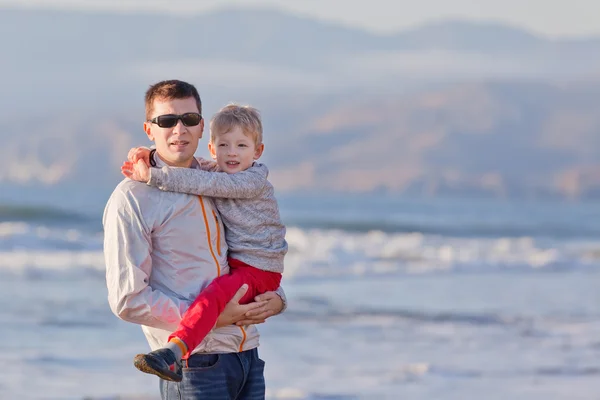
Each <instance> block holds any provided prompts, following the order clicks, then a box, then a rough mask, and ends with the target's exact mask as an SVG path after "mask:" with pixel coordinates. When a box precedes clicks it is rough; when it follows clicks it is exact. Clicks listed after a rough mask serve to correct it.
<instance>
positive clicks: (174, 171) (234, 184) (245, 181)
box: [148, 164, 268, 199]
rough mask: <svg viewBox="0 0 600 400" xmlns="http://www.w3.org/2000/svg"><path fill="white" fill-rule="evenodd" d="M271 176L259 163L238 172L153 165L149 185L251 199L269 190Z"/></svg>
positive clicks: (213, 195) (191, 192)
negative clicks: (269, 177) (157, 166)
mask: <svg viewBox="0 0 600 400" xmlns="http://www.w3.org/2000/svg"><path fill="white" fill-rule="evenodd" d="M267 175H268V170H267V168H266V166H264V165H262V164H255V165H253V166H252V167H250V168H248V169H247V170H245V171H240V172H237V173H235V174H228V173H225V172H209V171H204V170H202V169H192V168H176V167H162V168H160V169H159V168H150V179H149V180H148V185H151V186H155V187H157V188H159V189H160V190H164V191H168V192H179V193H189V194H196V195H201V196H211V197H221V198H229V199H250V198H254V197H257V196H258V195H260V193H261V192H262V191H263V190H264V189H265V187H266V186H267V184H268V182H267Z"/></svg>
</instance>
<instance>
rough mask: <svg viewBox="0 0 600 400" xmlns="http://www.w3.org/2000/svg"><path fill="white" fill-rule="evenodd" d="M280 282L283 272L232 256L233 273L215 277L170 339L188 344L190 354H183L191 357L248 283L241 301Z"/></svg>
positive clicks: (249, 298) (271, 288)
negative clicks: (255, 265)
mask: <svg viewBox="0 0 600 400" xmlns="http://www.w3.org/2000/svg"><path fill="white" fill-rule="evenodd" d="M280 282H281V274H279V273H277V272H269V271H263V270H261V269H258V268H255V267H252V266H250V265H248V264H245V263H243V262H241V261H239V260H236V259H233V258H230V259H229V274H227V275H221V276H219V277H218V278H215V279H214V280H213V281H212V282H211V283H210V285H208V286H207V287H206V288H205V289H204V290H203V291H202V292H200V294H199V295H198V297H196V300H194V302H193V303H192V305H190V308H188V310H187V311H186V312H185V314H184V315H183V318H182V319H181V322H180V323H179V326H178V327H177V330H176V331H175V332H173V333H172V334H171V336H169V339H171V338H173V337H177V338H179V339H181V340H182V341H183V342H184V343H185V344H186V345H187V348H188V354H185V355H184V356H183V358H187V357H188V356H189V352H191V351H192V350H194V349H195V348H196V347H197V346H198V345H199V344H200V343H201V342H202V340H203V339H204V338H205V337H206V335H207V334H208V332H210V331H211V329H213V328H214V327H215V324H216V323H217V319H218V318H219V315H220V314H221V313H222V312H223V310H224V309H225V305H226V304H227V303H228V302H229V301H230V300H231V299H232V297H233V295H235V293H236V292H237V291H238V290H239V288H240V287H241V286H242V285H243V284H244V283H245V284H247V285H248V291H247V292H246V294H245V295H244V297H242V298H241V300H240V304H248V303H250V302H251V301H252V300H253V299H254V297H256V296H258V295H259V294H262V293H265V292H269V291H273V290H276V289H277V288H278V287H279V283H280Z"/></svg>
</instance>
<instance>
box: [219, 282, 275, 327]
mask: <svg viewBox="0 0 600 400" xmlns="http://www.w3.org/2000/svg"><path fill="white" fill-rule="evenodd" d="M246 291H248V285H242V287H241V288H240V289H239V290H238V291H237V292H236V294H235V295H234V296H233V298H232V299H231V300H230V301H229V303H227V305H226V306H225V309H224V310H223V312H222V313H221V315H219V319H218V320H217V325H216V327H217V328H220V327H222V326H226V325H232V324H236V325H238V326H240V325H252V324H261V323H263V322H265V320H266V319H267V318H268V317H270V316H272V315H275V314H278V313H280V312H281V310H282V309H283V301H282V300H281V298H280V297H279V295H278V294H276V293H275V292H267V293H264V294H261V295H259V296H256V297H255V298H254V300H255V301H254V302H253V303H250V304H243V305H240V303H239V301H240V299H241V298H242V297H243V296H244V294H246Z"/></svg>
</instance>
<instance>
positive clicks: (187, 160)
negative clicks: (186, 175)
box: [159, 152, 194, 167]
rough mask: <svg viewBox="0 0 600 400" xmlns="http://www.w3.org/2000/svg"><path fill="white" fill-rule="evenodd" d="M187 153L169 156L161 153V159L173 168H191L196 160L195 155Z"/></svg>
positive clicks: (171, 153) (170, 153) (170, 154)
mask: <svg viewBox="0 0 600 400" xmlns="http://www.w3.org/2000/svg"><path fill="white" fill-rule="evenodd" d="M187 153H188V152H185V153H176V152H175V153H174V152H169V154H167V155H165V156H163V155H161V154H160V153H159V157H160V158H161V159H162V160H163V161H164V162H165V163H166V164H167V165H170V166H172V167H189V166H190V164H191V163H192V160H193V159H194V154H193V153H192V154H187Z"/></svg>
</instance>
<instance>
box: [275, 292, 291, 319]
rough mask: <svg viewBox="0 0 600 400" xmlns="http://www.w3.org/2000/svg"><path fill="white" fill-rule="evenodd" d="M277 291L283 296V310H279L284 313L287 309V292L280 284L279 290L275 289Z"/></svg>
mask: <svg viewBox="0 0 600 400" xmlns="http://www.w3.org/2000/svg"><path fill="white" fill-rule="evenodd" d="M275 293H276V294H277V295H278V296H279V297H280V298H281V301H282V302H283V308H282V309H281V311H279V313H280V314H281V313H283V312H284V311H285V310H287V305H288V303H287V297H286V295H285V292H284V291H283V288H282V287H281V286H279V287H278V288H277V290H276V291H275Z"/></svg>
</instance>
